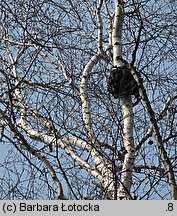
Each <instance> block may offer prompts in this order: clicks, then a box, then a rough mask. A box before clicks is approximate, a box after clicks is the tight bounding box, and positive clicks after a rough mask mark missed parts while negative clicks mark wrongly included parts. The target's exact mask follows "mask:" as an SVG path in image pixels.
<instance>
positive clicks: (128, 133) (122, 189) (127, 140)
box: [112, 0, 134, 199]
mask: <svg viewBox="0 0 177 216" xmlns="http://www.w3.org/2000/svg"><path fill="white" fill-rule="evenodd" d="M123 18H124V5H123V2H122V1H119V0H115V20H114V26H113V36H112V40H113V63H114V66H117V67H121V66H122V65H124V63H123V62H122V61H121V60H120V59H121V57H122V41H121V39H122V26H123ZM122 101H123V105H122V111H123V119H124V126H123V145H124V148H125V157H124V161H123V164H122V170H121V179H120V181H119V183H120V184H119V188H118V192H117V198H118V199H130V197H131V195H130V190H131V185H132V167H133V163H134V146H133V105H132V98H131V95H126V96H124V97H122Z"/></svg>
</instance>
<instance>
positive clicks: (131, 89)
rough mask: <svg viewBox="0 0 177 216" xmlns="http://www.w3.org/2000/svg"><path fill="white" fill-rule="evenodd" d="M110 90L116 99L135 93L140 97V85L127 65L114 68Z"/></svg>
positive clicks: (110, 78) (109, 82) (109, 83)
mask: <svg viewBox="0 0 177 216" xmlns="http://www.w3.org/2000/svg"><path fill="white" fill-rule="evenodd" d="M108 91H109V92H110V93H111V94H112V95H113V96H114V98H115V99H117V98H121V97H123V96H125V95H127V94H130V95H135V97H136V98H139V97H140V94H139V86H138V84H137V82H136V81H135V79H134V77H133V75H132V74H131V72H130V68H129V67H128V66H127V65H123V66H121V67H116V66H114V67H113V68H112V70H111V73H110V76H109V81H108Z"/></svg>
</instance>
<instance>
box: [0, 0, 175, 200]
mask: <svg viewBox="0 0 177 216" xmlns="http://www.w3.org/2000/svg"><path fill="white" fill-rule="evenodd" d="M176 7H177V3H176V1H162V0H159V1H155V0H150V1H143V0H130V1H125V0H89V1H85V0H73V1H71V0H65V1H64V0H60V1H52V0H34V1H30V0H1V2H0V146H1V149H2V151H1V153H0V158H2V159H1V160H0V179H1V185H0V198H1V199H22V198H23V199H54V198H55V199H56V198H59V199H135V198H138V199H177V186H176V181H177V179H176V178H177V176H176V171H177V170H176V166H177V164H176V157H177V156H176V147H177V146H176V145H177V130H176V125H177V121H176V113H177V107H176V99H177V78H176V67H177V66H176V52H177V50H176V49H177V41H176V38H177V35H176V27H177V26H176V25H177V17H176V9H177V8H176ZM125 64H126V65H127V66H126V67H127V68H128V71H129V72H130V73H131V77H133V81H134V82H136V87H137V88H138V90H139V92H140V96H141V101H140V102H139V103H138V105H136V106H133V104H134V103H135V102H136V99H135V97H134V95H132V94H123V97H119V96H118V97H117V98H116V99H115V98H114V97H113V96H112V95H111V94H110V93H109V91H108V89H107V83H108V80H109V75H110V71H111V69H112V67H113V66H116V67H117V68H119V70H118V71H121V68H123V67H125ZM119 75H120V74H119ZM140 75H141V77H140ZM118 77H119V76H118ZM131 79H132V78H131ZM130 92H131V91H130Z"/></svg>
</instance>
